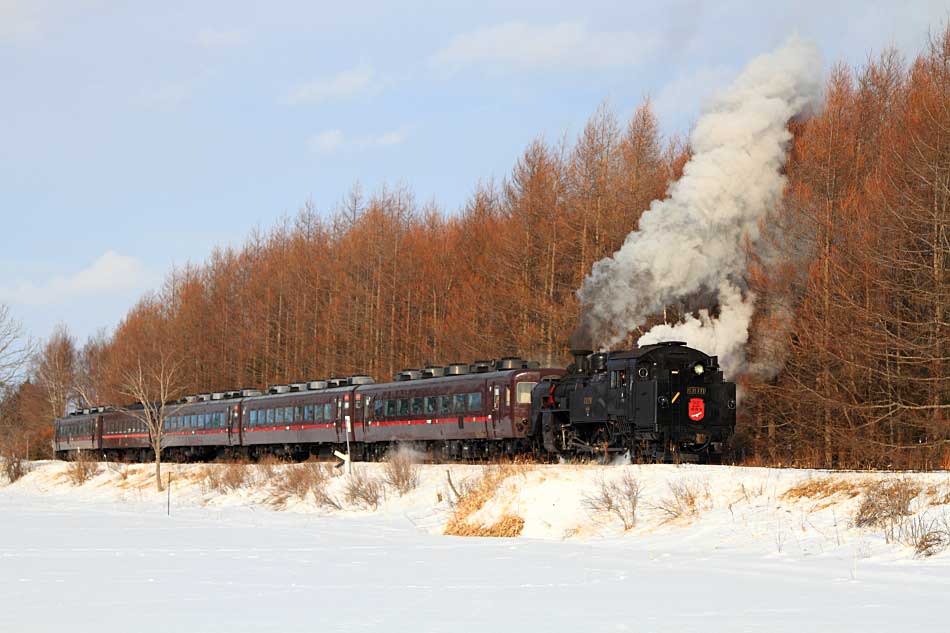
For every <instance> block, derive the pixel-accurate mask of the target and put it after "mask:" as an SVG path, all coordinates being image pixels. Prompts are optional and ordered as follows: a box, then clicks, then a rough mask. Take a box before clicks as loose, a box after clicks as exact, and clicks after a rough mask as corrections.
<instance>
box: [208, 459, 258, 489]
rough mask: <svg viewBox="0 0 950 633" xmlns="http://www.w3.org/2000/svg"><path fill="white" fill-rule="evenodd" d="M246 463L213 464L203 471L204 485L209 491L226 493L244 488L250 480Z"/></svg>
mask: <svg viewBox="0 0 950 633" xmlns="http://www.w3.org/2000/svg"><path fill="white" fill-rule="evenodd" d="M247 469H248V467H247V466H246V465H244V464H225V465H218V464H212V465H210V466H208V467H206V468H204V470H203V471H202V475H203V477H202V479H203V481H202V485H203V486H204V488H205V490H206V491H208V492H218V493H222V494H223V493H226V492H231V491H234V490H238V489H239V488H243V487H244V485H245V484H246V483H247V481H248V470H247Z"/></svg>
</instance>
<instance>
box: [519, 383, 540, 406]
mask: <svg viewBox="0 0 950 633" xmlns="http://www.w3.org/2000/svg"><path fill="white" fill-rule="evenodd" d="M536 384H538V383H536V382H519V383H518V384H517V385H516V386H515V393H516V396H515V401H516V402H517V403H518V404H531V390H532V389H534V386H535V385H536Z"/></svg>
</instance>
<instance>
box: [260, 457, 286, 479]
mask: <svg viewBox="0 0 950 633" xmlns="http://www.w3.org/2000/svg"><path fill="white" fill-rule="evenodd" d="M284 464H285V462H284V461H283V460H282V459H280V458H279V457H277V456H275V455H264V456H263V457H261V458H260V459H258V460H257V463H256V464H254V468H255V470H256V471H257V474H258V476H259V478H260V480H261V481H263V482H264V483H269V482H271V481H274V479H275V478H276V477H277V472H278V467H279V466H283V465H284Z"/></svg>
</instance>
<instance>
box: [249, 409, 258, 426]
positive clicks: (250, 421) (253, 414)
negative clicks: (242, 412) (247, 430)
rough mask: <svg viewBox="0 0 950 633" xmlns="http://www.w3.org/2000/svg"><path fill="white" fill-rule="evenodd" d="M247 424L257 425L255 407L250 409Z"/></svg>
mask: <svg viewBox="0 0 950 633" xmlns="http://www.w3.org/2000/svg"><path fill="white" fill-rule="evenodd" d="M248 426H257V409H251V417H250V418H249V419H248Z"/></svg>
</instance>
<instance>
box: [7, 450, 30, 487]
mask: <svg viewBox="0 0 950 633" xmlns="http://www.w3.org/2000/svg"><path fill="white" fill-rule="evenodd" d="M2 460H3V474H4V476H6V478H7V482H8V483H11V484H12V483H13V482H15V481H17V480H18V479H20V478H21V477H23V475H25V474H27V473H28V472H29V467H28V466H27V463H26V462H25V461H23V460H22V459H20V457H19V456H17V455H8V456H7V457H4V458H2Z"/></svg>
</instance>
